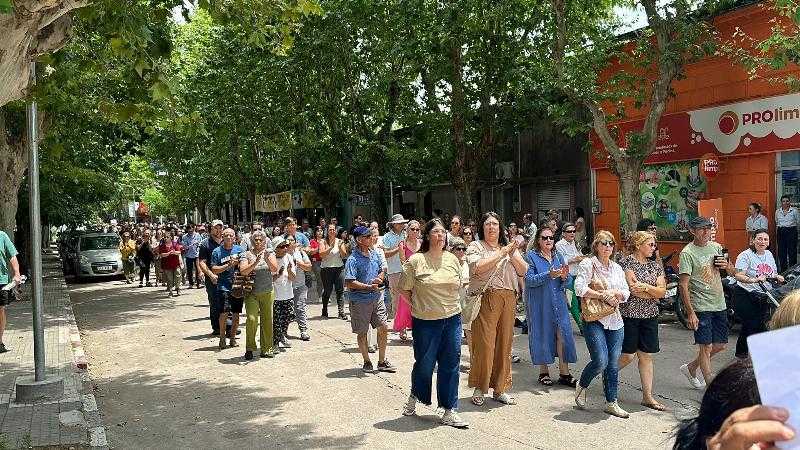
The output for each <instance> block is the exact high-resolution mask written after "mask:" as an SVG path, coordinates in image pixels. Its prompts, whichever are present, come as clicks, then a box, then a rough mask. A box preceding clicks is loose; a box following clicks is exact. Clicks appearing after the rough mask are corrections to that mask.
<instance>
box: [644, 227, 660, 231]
mask: <svg viewBox="0 0 800 450" xmlns="http://www.w3.org/2000/svg"><path fill="white" fill-rule="evenodd" d="M647 230H648V231H658V227H656V226H652V227H647Z"/></svg>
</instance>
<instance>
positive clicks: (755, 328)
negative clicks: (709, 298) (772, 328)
mask: <svg viewBox="0 0 800 450" xmlns="http://www.w3.org/2000/svg"><path fill="white" fill-rule="evenodd" d="M768 247H769V232H768V231H767V230H764V229H761V230H755V231H754V232H753V241H752V244H750V247H749V248H747V249H746V250H745V251H743V252H742V253H740V254H739V256H738V257H737V258H736V275H735V277H736V281H737V282H738V283H737V286H736V292H735V294H734V297H733V301H734V311H736V315H737V316H739V319H741V321H742V330H741V331H740V332H739V337H738V339H736V357H737V358H747V356H748V355H749V354H750V352H749V350H748V348H747V338H748V337H749V336H751V335H753V334H756V333H761V332H762V331H767V327H766V324H765V323H764V320H763V317H764V303H763V300H762V299H760V298H758V297H757V294H756V293H757V292H761V288H760V286H759V284H763V286H764V287H765V288H766V289H772V285H771V284H770V282H769V280H774V281H777V282H778V283H783V281H784V280H783V277H782V276H781V275H778V267H777V265H776V264H775V258H774V257H773V256H772V252H770V251H769V250H768V249H767V248H768Z"/></svg>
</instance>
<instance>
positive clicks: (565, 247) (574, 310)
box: [556, 222, 587, 334]
mask: <svg viewBox="0 0 800 450" xmlns="http://www.w3.org/2000/svg"><path fill="white" fill-rule="evenodd" d="M577 231H578V228H577V227H576V226H575V225H574V224H572V223H570V222H565V223H564V225H562V226H561V240H560V241H558V242H556V251H557V252H558V254H559V255H561V258H562V259H563V260H564V262H566V263H567V264H569V274H570V275H572V278H571V279H570V283H569V285H568V286H567V290H569V292H570V294H569V296H568V297H567V300H568V301H569V305H568V306H569V313H570V315H572V319H573V320H574V321H575V325H577V326H578V330H580V332H581V334H583V320H581V305H580V302H579V301H578V298H577V296H576V295H575V275H576V274H577V273H578V264H580V262H581V261H583V260H584V259H586V258H587V256H584V255H583V254H582V253H581V252H580V251H579V250H578V246H577V241H576V240H575V236H576V234H577Z"/></svg>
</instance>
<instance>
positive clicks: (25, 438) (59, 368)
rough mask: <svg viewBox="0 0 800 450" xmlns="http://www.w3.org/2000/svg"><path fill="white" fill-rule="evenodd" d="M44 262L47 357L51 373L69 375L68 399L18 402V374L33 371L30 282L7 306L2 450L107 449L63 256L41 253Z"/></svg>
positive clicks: (1, 360)
mask: <svg viewBox="0 0 800 450" xmlns="http://www.w3.org/2000/svg"><path fill="white" fill-rule="evenodd" d="M42 265H43V273H44V280H43V282H44V286H43V291H44V327H45V331H44V340H45V352H46V353H45V355H46V360H45V361H46V365H47V373H48V374H49V375H59V376H62V377H64V398H63V399H61V400H60V401H58V402H52V401H49V402H46V401H42V402H37V403H33V404H19V403H16V402H15V401H14V398H15V393H14V384H15V380H16V379H17V377H19V376H31V375H33V372H34V363H33V330H32V326H33V318H32V311H31V289H30V285H26V289H25V290H24V291H23V294H22V298H21V299H19V300H17V301H16V302H14V303H12V304H11V305H9V306H8V307H6V316H7V318H8V323H7V326H6V330H5V333H4V336H3V341H4V342H5V344H6V346H7V347H8V349H9V352H7V353H3V354H0V449H3V448H30V447H47V448H62V447H64V448H107V447H108V443H107V442H106V438H105V429H104V428H103V426H102V422H101V420H100V415H99V412H98V411H97V403H96V402H95V399H94V395H93V394H92V393H91V391H90V390H87V389H85V388H84V384H85V381H87V380H88V376H87V373H86V372H85V369H86V359H85V356H84V355H83V347H82V346H81V344H80V335H79V333H78V328H77V325H76V324H75V316H74V315H73V312H72V303H71V301H70V297H69V293H68V291H67V285H66V282H65V281H64V276H63V274H62V272H61V264H60V262H59V260H58V256H57V255H56V254H52V253H47V254H44V255H42ZM86 385H87V386H88V383H86Z"/></svg>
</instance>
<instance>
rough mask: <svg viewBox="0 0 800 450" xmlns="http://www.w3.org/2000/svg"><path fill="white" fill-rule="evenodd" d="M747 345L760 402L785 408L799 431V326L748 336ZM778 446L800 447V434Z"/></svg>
mask: <svg viewBox="0 0 800 450" xmlns="http://www.w3.org/2000/svg"><path fill="white" fill-rule="evenodd" d="M747 344H748V347H749V348H750V358H751V359H752V360H753V369H754V370H755V373H756V381H757V382H758V393H759V394H760V395H761V403H762V404H764V405H769V406H780V407H783V408H786V409H788V410H789V421H788V424H789V425H790V426H791V427H792V428H794V429H795V430H800V382H798V380H800V353H798V351H797V347H798V345H800V326H794V327H789V328H782V329H780V330H775V331H769V332H767V333H760V334H756V335H753V336H750V337H749V338H747ZM777 447H778V448H780V449H784V450H800V436H796V437H795V438H794V439H792V440H791V441H786V442H778V443H777Z"/></svg>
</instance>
